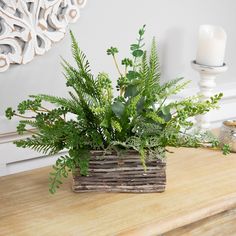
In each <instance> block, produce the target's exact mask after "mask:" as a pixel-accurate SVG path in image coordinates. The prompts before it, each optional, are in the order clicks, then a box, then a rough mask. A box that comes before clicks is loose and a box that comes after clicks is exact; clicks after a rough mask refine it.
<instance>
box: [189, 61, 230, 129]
mask: <svg viewBox="0 0 236 236" xmlns="http://www.w3.org/2000/svg"><path fill="white" fill-rule="evenodd" d="M191 66H192V68H193V69H194V70H196V71H198V72H199V74H200V81H199V83H198V85H199V88H200V92H199V95H200V96H201V98H200V99H201V101H204V100H207V99H209V98H210V97H211V96H213V95H214V93H213V91H214V88H215V87H216V82H215V79H216V76H217V75H220V74H222V73H223V72H225V71H227V69H228V67H227V65H226V64H225V63H224V64H223V65H222V66H207V65H201V64H198V63H197V62H196V61H192V62H191ZM196 121H197V126H198V127H199V128H200V129H201V130H208V129H210V127H211V123H210V119H209V114H203V115H199V116H197V117H196Z"/></svg>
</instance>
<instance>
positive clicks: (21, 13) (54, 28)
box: [0, 0, 86, 72]
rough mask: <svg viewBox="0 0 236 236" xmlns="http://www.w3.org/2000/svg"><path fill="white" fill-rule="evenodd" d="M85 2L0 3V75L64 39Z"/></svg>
mask: <svg viewBox="0 0 236 236" xmlns="http://www.w3.org/2000/svg"><path fill="white" fill-rule="evenodd" d="M85 3H86V0H0V72H3V71H6V70H7V69H8V68H9V66H10V64H26V63H28V62H30V61H31V60H32V59H33V58H34V56H35V55H43V54H44V53H45V52H46V51H48V50H49V49H50V48H51V47H52V44H53V43H54V42H58V41H59V40H61V39H62V38H63V37H64V36H65V31H66V27H67V25H68V24H69V23H72V22H75V21H76V20H77V19H78V18H79V10H80V8H82V7H83V6H84V5H85Z"/></svg>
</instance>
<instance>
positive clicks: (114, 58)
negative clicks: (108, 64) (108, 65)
mask: <svg viewBox="0 0 236 236" xmlns="http://www.w3.org/2000/svg"><path fill="white" fill-rule="evenodd" d="M112 57H113V60H114V62H115V65H116V69H117V71H118V73H119V74H120V76H121V77H123V75H122V73H121V71H120V68H119V66H118V63H117V60H116V57H115V55H112Z"/></svg>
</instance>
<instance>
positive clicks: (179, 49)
mask: <svg viewBox="0 0 236 236" xmlns="http://www.w3.org/2000/svg"><path fill="white" fill-rule="evenodd" d="M185 34H186V32H185V31H184V30H183V29H181V28H170V29H168V30H167V31H166V32H165V37H164V38H165V40H164V41H163V44H162V48H161V62H162V75H163V77H162V81H168V80H171V79H174V78H176V77H181V76H184V71H185V67H186V61H185V60H184V59H185V55H184V54H185V50H184V46H185V45H184V43H185V40H184V39H185ZM187 66H188V64H187Z"/></svg>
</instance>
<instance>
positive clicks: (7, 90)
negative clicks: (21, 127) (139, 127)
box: [0, 0, 236, 165]
mask: <svg viewBox="0 0 236 236" xmlns="http://www.w3.org/2000/svg"><path fill="white" fill-rule="evenodd" d="M235 11H236V1H235V0H226V1H222V0H197V1H196V0H178V1H177V0H146V1H143V0H142V1H141V0H119V1H118V0H88V2H87V5H86V6H85V8H84V9H83V10H82V11H81V18H80V19H79V20H78V22H77V23H76V24H74V25H71V29H72V30H73V31H74V33H75V35H76V37H77V38H78V41H79V44H80V46H81V48H82V49H83V50H84V52H85V53H86V54H87V56H88V58H89V60H90V62H91V66H92V69H93V71H94V72H95V73H97V72H98V71H106V72H109V73H110V74H111V76H112V79H113V81H115V80H116V78H117V73H116V71H115V68H114V65H113V63H112V60H111V58H110V57H108V56H106V53H105V52H106V49H107V48H108V47H110V46H113V45H114V46H118V47H119V49H120V52H121V53H120V54H121V55H120V57H121V58H122V57H124V56H125V55H127V53H128V49H129V44H130V43H132V42H133V41H134V39H135V37H136V33H137V30H138V28H139V27H140V26H142V25H143V24H146V25H147V33H146V42H147V47H149V46H150V40H151V39H152V36H155V37H156V39H157V41H158V44H159V53H160V59H161V65H162V73H163V80H169V79H171V78H174V77H176V76H180V75H181V76H184V77H185V78H186V79H190V80H192V81H193V86H191V89H192V88H194V86H195V88H197V87H196V82H197V80H198V74H197V73H196V72H194V71H193V70H192V69H191V68H190V61H191V60H192V59H194V57H195V54H196V43H197V33H198V27H199V25H201V24H206V23H207V24H216V25H221V26H223V27H224V28H225V30H226V31H227V34H228V42H227V52H226V59H225V61H226V62H227V64H228V65H229V70H228V72H226V73H225V74H224V75H222V76H220V78H218V80H217V82H218V89H219V90H224V91H225V93H226V95H227V96H226V100H225V103H227V104H230V105H225V107H227V111H224V112H218V113H216V115H214V117H216V116H218V118H217V119H218V120H221V119H226V118H229V117H233V116H234V115H235V116H236V112H235V113H234V111H233V109H231V107H232V104H234V102H235V100H234V97H235V96H236V92H235V91H236V78H235V76H236V65H235V64H236V53H235V52H236V43H235V42H236V28H235V22H236V14H235ZM60 56H63V57H64V58H66V59H68V60H71V54H70V39H69V37H68V34H67V36H66V38H65V39H64V40H62V41H61V42H60V43H58V44H56V45H55V46H54V47H53V48H52V49H51V50H50V51H49V52H48V53H47V54H46V55H44V56H41V57H36V58H35V59H34V60H33V61H32V62H31V63H29V64H27V65H21V66H18V65H16V66H11V68H10V70H8V71H7V72H5V73H0V134H2V139H3V138H4V142H5V141H6V140H11V137H14V138H16V136H14V135H13V136H9V135H8V136H7V138H6V137H5V136H4V135H3V133H6V132H10V131H14V127H15V124H14V122H12V123H11V122H8V121H6V120H5V118H3V115H4V110H5V108H6V107H8V106H16V105H17V104H18V102H19V101H21V100H22V99H25V98H26V97H27V95H28V94H35V93H49V94H54V95H59V96H64V95H66V87H65V85H64V79H63V76H62V73H61V72H62V69H61V66H60ZM189 91H190V92H188V93H192V92H191V90H189ZM222 109H223V108H222ZM221 115H224V116H221ZM217 119H216V120H217ZM9 137H10V138H9ZM0 139H1V136H0ZM4 148H5V147H4ZM7 150H10V151H7ZM11 150H12V148H8V149H2V151H1V145H0V155H1V157H2V155H4V156H8V155H11V154H10V153H11ZM29 156H30V155H29ZM0 165H1V162H0Z"/></svg>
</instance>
